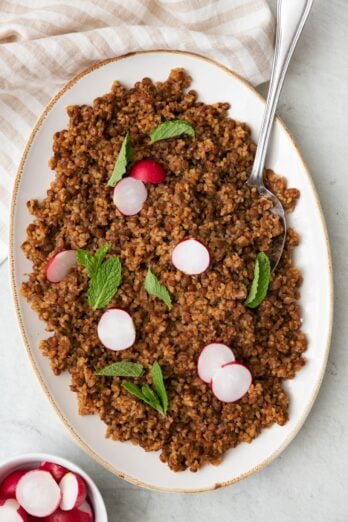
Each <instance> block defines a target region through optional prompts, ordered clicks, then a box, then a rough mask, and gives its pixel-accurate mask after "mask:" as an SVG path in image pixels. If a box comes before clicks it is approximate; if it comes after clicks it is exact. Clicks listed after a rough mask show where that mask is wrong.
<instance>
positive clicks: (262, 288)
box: [245, 252, 271, 308]
mask: <svg viewBox="0 0 348 522" xmlns="http://www.w3.org/2000/svg"><path fill="white" fill-rule="evenodd" d="M270 280H271V263H270V260H269V258H268V256H267V254H265V253H264V252H259V253H258V254H257V256H256V264H255V269H254V279H253V282H252V285H251V287H250V291H249V295H248V297H247V299H246V301H245V305H246V306H248V307H249V308H256V307H257V306H259V305H260V304H261V303H262V301H263V300H264V299H265V297H266V295H267V291H268V286H269V283H270Z"/></svg>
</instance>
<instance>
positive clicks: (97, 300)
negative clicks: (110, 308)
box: [87, 257, 122, 310]
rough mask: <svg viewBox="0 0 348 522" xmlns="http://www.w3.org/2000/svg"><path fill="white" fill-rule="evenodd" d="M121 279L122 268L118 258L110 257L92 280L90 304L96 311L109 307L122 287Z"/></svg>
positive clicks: (89, 291) (89, 290)
mask: <svg viewBox="0 0 348 522" xmlns="http://www.w3.org/2000/svg"><path fill="white" fill-rule="evenodd" d="M121 277H122V266H121V261H120V260H119V258H118V257H110V258H109V259H107V260H106V261H104V262H103V263H102V264H101V265H100V266H99V268H98V270H97V272H96V273H95V275H94V276H93V277H92V278H91V282H90V285H89V289H88V294H87V297H88V304H89V305H90V306H91V307H92V308H94V309H95V310H96V309H98V308H104V306H106V305H108V304H109V303H110V301H111V299H112V298H113V297H114V295H115V293H116V291H117V289H118V287H119V286H120V283H121Z"/></svg>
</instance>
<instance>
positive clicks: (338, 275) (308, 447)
mask: <svg viewBox="0 0 348 522" xmlns="http://www.w3.org/2000/svg"><path fill="white" fill-rule="evenodd" d="M271 3H272V5H273V6H274V4H275V0H272V2H271ZM314 4H315V5H314V8H313V11H312V15H311V17H310V20H309V21H308V25H307V27H306V30H305V34H304V36H303V38H302V40H301V42H300V44H299V48H298V49H297V51H296V56H295V57H294V60H293V62H292V64H291V66H290V70H289V74H288V78H287V82H286V85H285V88H284V92H283V95H282V100H281V103H280V108H279V113H280V115H281V116H282V117H283V119H284V120H285V122H286V123H287V125H288V126H289V128H290V130H291V131H292V133H293V134H294V136H295V138H296V140H297V141H298V143H299V144H300V146H301V149H302V151H303V153H304V156H305V158H306V160H307V162H308V165H309V167H310V169H311V171H312V174H313V178H314V180H315V183H316V186H317V188H318V191H319V194H320V197H321V201H322V205H323V208H324V212H325V215H326V218H327V222H328V227H329V232H330V237H331V245H332V250H333V260H334V271H335V283H336V299H335V301H336V310H335V323H334V332H333V341H332V348H331V355H330V360H329V365H328V369H327V372H326V375H325V379H324V383H323V386H322V388H321V391H320V394H319V397H318V400H317V401H316V403H315V405H314V408H313V410H312V412H311V415H310V417H309V418H308V420H307V422H306V424H305V426H304V427H303V429H302V431H301V432H300V434H299V435H298V436H297V437H296V439H295V441H294V442H293V443H292V444H291V445H290V447H289V448H288V449H287V450H286V451H285V452H284V453H283V454H282V455H281V456H280V457H279V458H278V459H277V460H276V461H274V462H273V463H272V464H271V465H270V466H269V467H268V468H266V469H265V470H263V471H262V472H260V473H258V474H257V475H254V476H253V477H250V478H248V479H247V480H245V481H243V482H240V483H238V484H235V485H233V486H231V487H229V488H227V489H224V490H219V491H216V492H213V493H207V494H203V495H202V494H201V495H191V496H185V495H177V494H176V495H175V494H163V493H154V492H149V491H146V490H142V489H139V488H137V487H135V486H132V485H130V484H128V483H127V482H124V481H123V480H121V479H118V478H116V477H115V476H113V475H112V474H111V473H109V472H108V471H106V470H104V469H103V468H101V467H100V466H99V465H98V464H96V463H95V462H93V461H92V460H91V459H90V458H89V457H88V456H87V455H85V454H84V453H83V451H82V450H81V449H80V448H79V447H78V446H76V444H75V443H74V442H73V440H72V439H71V437H70V435H69V434H68V432H67V431H66V430H65V428H64V427H63V426H62V424H61V423H60V421H59V420H58V418H57V417H56V415H55V413H54V412H53V411H52V409H51V408H50V406H49V404H48V401H47V399H46V398H45V396H44V395H43V393H42V392H41V389H40V387H39V385H38V383H37V381H36V378H35V377H34V375H33V372H32V370H31V367H30V365H29V361H28V359H27V357H26V355H25V352H24V349H23V346H22V342H21V339H20V337H19V334H18V330H17V325H16V321H15V317H14V312H13V309H12V303H11V299H10V292H9V284H8V267H7V265H6V264H3V265H2V266H1V267H0V289H1V291H0V391H1V398H0V426H1V429H0V459H2V458H5V457H8V456H10V455H14V454H16V453H21V452H29V451H42V452H52V453H56V454H60V455H62V456H65V457H67V458H69V459H71V460H74V461H75V462H76V463H77V464H79V465H81V466H82V467H83V468H85V469H86V471H87V472H90V473H91V474H92V475H93V476H94V477H95V479H96V482H97V483H98V485H99V486H100V488H101V491H102V493H103V495H104V497H105V500H106V503H107V508H108V511H109V517H110V522H118V521H121V520H122V521H123V522H135V521H138V520H142V521H144V522H148V521H149V522H150V521H151V522H159V521H161V522H164V521H165V522H167V521H177V522H186V521H190V522H196V521H197V522H198V521H208V520H209V521H210V522H224V521H227V520H229V521H238V522H250V521H252V520H253V521H257V522H264V521H265V522H266V521H267V522H268V521H269V520H270V519H271V520H272V519H273V520H279V521H281V522H293V521H294V520H297V521H299V522H312V521H313V522H314V521H315V522H346V521H347V520H348V496H347V483H348V445H347V431H348V409H347V397H348V364H347V361H348V350H347V339H348V327H347V325H348V321H347V311H348V304H347V302H348V299H347V298H348V295H347V293H348V292H347V288H348V283H347V281H348V269H347V261H346V259H347V255H348V235H347V231H346V226H347V224H348V215H347V214H348V213H347V208H348V205H347V199H348V176H347V168H348V145H347V137H348V117H347V108H348V59H347V55H348V37H347V35H348V32H347V27H348V3H347V0H330V1H329V2H328V1H327V0H316V1H315V2H314ZM261 91H262V92H265V88H262V89H261ZM319 283H320V282H318V284H319Z"/></svg>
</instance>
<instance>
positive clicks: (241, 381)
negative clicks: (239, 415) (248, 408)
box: [211, 361, 252, 402]
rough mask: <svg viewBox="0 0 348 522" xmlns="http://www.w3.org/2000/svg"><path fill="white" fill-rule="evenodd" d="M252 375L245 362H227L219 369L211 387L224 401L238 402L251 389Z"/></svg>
mask: <svg viewBox="0 0 348 522" xmlns="http://www.w3.org/2000/svg"><path fill="white" fill-rule="evenodd" d="M251 384H252V375H251V372H250V370H249V368H248V367H247V366H245V364H243V363H240V362H238V361H235V362H232V363H229V364H225V365H224V366H222V367H221V368H220V369H219V370H217V371H216V372H215V374H214V376H213V378H212V381H211V389H212V391H213V393H214V395H215V397H216V398H217V399H219V400H220V401H222V402H236V401H238V400H239V399H241V398H242V397H243V396H244V395H245V394H246V393H247V392H248V390H249V388H250V386H251Z"/></svg>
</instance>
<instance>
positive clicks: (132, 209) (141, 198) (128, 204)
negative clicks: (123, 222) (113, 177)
mask: <svg viewBox="0 0 348 522" xmlns="http://www.w3.org/2000/svg"><path fill="white" fill-rule="evenodd" d="M146 198H147V189H146V187H145V185H144V183H143V182H142V181H139V180H138V179H135V178H123V179H121V181H119V182H118V183H117V185H116V187H115V190H114V195H113V200H114V203H115V205H116V207H117V208H118V210H119V211H120V212H121V213H122V214H124V215H125V216H134V215H135V214H138V212H140V210H141V209H142V208H143V205H144V203H145V201H146Z"/></svg>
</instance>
